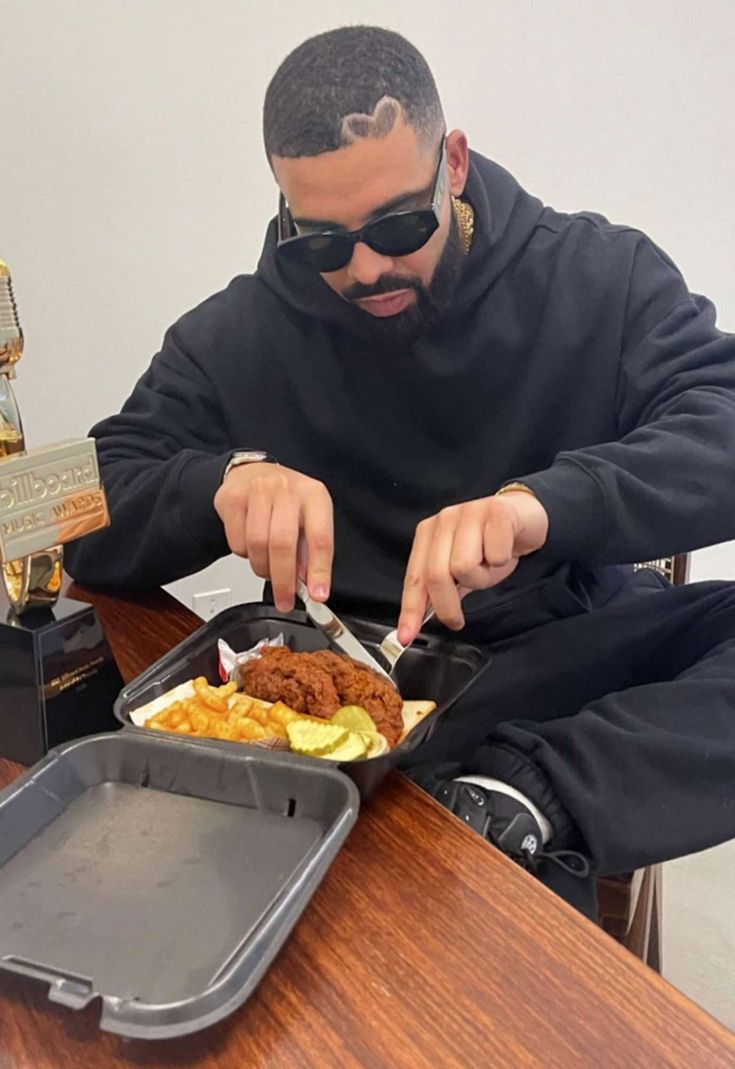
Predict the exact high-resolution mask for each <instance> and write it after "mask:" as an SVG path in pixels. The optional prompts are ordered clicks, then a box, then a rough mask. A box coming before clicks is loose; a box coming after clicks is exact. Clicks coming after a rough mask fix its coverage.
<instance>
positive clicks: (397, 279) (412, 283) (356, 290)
mask: <svg viewBox="0 0 735 1069" xmlns="http://www.w3.org/2000/svg"><path fill="white" fill-rule="evenodd" d="M420 288H421V283H420V282H419V281H418V279H416V278H409V277H408V276H406V275H383V277H382V278H379V279H378V281H377V282H373V284H372V285H371V286H366V285H363V283H362V282H355V284H354V285H353V286H348V287H347V289H346V290H343V291H342V296H343V297H344V299H345V300H346V301H360V300H363V299H364V298H365V297H379V296H381V295H382V294H384V293H393V292H394V291H395V290H418V289H420Z"/></svg>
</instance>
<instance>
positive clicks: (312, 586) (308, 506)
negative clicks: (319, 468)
mask: <svg viewBox="0 0 735 1069" xmlns="http://www.w3.org/2000/svg"><path fill="white" fill-rule="evenodd" d="M303 514H304V537H305V539H306V552H307V561H306V574H307V578H306V585H307V586H308V588H309V593H310V594H311V596H312V597H313V598H314V599H315V600H316V601H326V600H327V598H328V597H329V590H330V587H331V585H332V560H333V558H334V517H333V514H332V499H331V497H330V496H329V494H328V492H327V491H326V490H323V489H319V490H317V491H316V492H315V493H311V494H309V495H308V496H307V498H306V500H305V501H304V505H303Z"/></svg>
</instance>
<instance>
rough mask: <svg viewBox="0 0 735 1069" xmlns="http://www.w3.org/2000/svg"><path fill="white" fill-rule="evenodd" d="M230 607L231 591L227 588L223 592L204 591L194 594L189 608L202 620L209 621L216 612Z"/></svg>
mask: <svg viewBox="0 0 735 1069" xmlns="http://www.w3.org/2000/svg"><path fill="white" fill-rule="evenodd" d="M230 605H232V591H231V590H230V588H229V587H226V588H225V589H224V590H206V591H203V592H202V593H201V594H195V595H194V597H193V598H192V599H191V607H192V609H193V610H194V612H195V613H196V614H197V615H198V616H201V618H202V620H211V619H212V617H213V616H216V615H217V613H218V612H222V610H223V609H229V607H230Z"/></svg>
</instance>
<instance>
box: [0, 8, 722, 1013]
mask: <svg viewBox="0 0 735 1069" xmlns="http://www.w3.org/2000/svg"><path fill="white" fill-rule="evenodd" d="M346 22H375V23H378V24H381V25H387V26H390V27H391V28H393V29H397V30H399V31H403V32H404V33H406V34H407V35H408V36H409V37H410V38H411V39H412V40H413V41H414V42H415V43H416V44H417V45H418V46H419V47H420V48H422V49H423V51H424V52H425V54H426V56H427V58H428V60H429V62H430V64H431V66H432V68H433V70H434V72H435V75H436V78H437V82H438V84H439V88H440V91H441V93H442V95H443V99H444V102H445V108H446V113H447V118H448V120H449V123H450V124H451V125H453V126H461V127H463V128H464V129H465V130H466V131H467V133H468V134H469V137H470V141H471V143H472V144H473V145H474V146H475V147H477V148H478V149H480V150H481V151H483V152H484V153H486V154H488V155H491V156H493V157H494V158H496V159H497V160H499V161H500V162H501V163H503V164H504V165H505V166H506V167H508V168H509V169H510V170H511V171H513V172H514V173H515V174H516V176H517V177H518V178H519V179H520V180H521V181H522V182H523V183H524V184H525V185H526V187H527V188H528V189H529V190H531V191H532V192H533V193H536V194H538V195H539V196H541V197H542V198H543V199H544V200H546V201H547V202H549V203H552V204H554V205H555V206H556V207H558V208H562V209H569V210H575V209H581V208H591V209H595V210H597V211H601V212H603V213H605V214H606V215H608V216H609V217H610V218H611V219H614V220H616V221H622V222H628V223H633V224H635V225H637V226H640V227H642V228H643V229H644V230H646V231H647V232H648V233H650V235H651V236H652V237H653V238H654V239H655V240H657V241H658V242H659V244H661V245H662V246H663V247H664V248H666V249H667V251H668V252H669V253H670V254H671V255H672V256H673V257H674V259H675V260H677V261H678V263H679V265H680V266H681V268H682V270H683V271H684V273H685V275H686V277H687V279H688V281H689V283H690V285H691V287H692V288H693V289H695V290H698V291H700V292H704V293H707V294H708V295H710V296H711V297H713V298H714V300H715V301H716V303H717V304H718V306H719V309H720V322H721V325H722V326H723V327H725V328H729V329H731V330H733V329H735V290H734V288H733V279H735V208H734V207H733V190H735V133H734V131H735V122H734V121H733V110H734V105H735V62H733V56H735V2H734V0H698V2H697V3H692V2H691V0H616V2H615V3H602V2H594V0H587V2H584V0H474V2H472V3H465V4H464V5H459V6H455V5H452V4H449V3H447V2H446V0H442V2H438V0H420V2H419V0H403V2H402V3H400V4H396V3H393V2H390V3H389V2H387V0H383V2H380V3H370V2H368V0H364V2H358V0H339V2H337V0H320V2H319V3H318V4H317V3H312V2H302V3H296V2H294V0H281V2H277V3H272V4H262V3H255V2H252V0H239V2H234V0H208V2H207V3H202V0H68V2H67V3H64V4H62V3H59V2H58V0H4V2H3V3H2V4H0V146H2V155H1V156H0V257H2V258H3V259H5V260H7V261H8V263H9V264H10V265H11V267H12V269H13V272H14V277H15V284H16V294H17V297H18V300H19V305H20V310H21V315H22V321H23V325H24V328H25V332H26V338H27V353H26V356H25V358H24V360H23V363H22V365H21V368H20V377H19V381H18V394H19V397H20V400H21V403H22V409H23V413H24V417H25V421H26V429H27V434H28V438H29V440H30V442H31V443H32V444H42V443H45V442H51V441H54V440H57V439H60V438H63V437H66V436H70V435H78V434H80V433H83V432H85V431H86V429H87V428H88V427H89V426H90V425H91V424H92V423H93V422H95V421H96V420H97V419H99V418H101V417H102V416H105V415H107V414H108V413H110V412H112V411H114V410H116V409H117V408H118V407H119V406H120V404H121V402H122V400H123V399H124V397H125V396H126V395H127V394H128V392H129V391H130V389H131V387H132V385H133V383H134V381H135V379H136V377H137V376H138V375H139V374H140V373H141V372H142V371H143V369H144V368H145V367H146V365H147V363H148V361H149V359H150V356H151V354H152V353H153V352H154V351H155V350H156V348H157V346H158V343H159V341H160V338H161V336H162V333H163V331H164V329H165V328H166V326H167V325H168V324H169V323H170V322H172V321H173V320H174V319H175V318H176V317H177V316H178V315H180V314H181V313H182V312H183V311H185V310H186V309H187V308H189V307H191V306H192V305H193V304H195V303H196V302H198V301H199V300H201V299H202V298H203V297H204V296H206V295H208V294H209V293H211V292H212V291H214V290H216V289H219V288H220V287H222V286H223V285H225V284H226V283H227V281H228V280H229V279H230V277H231V276H232V275H234V274H236V273H238V272H240V271H243V270H249V269H251V268H253V267H254V265H255V262H256V258H257V256H258V253H259V250H260V245H261V240H262V235H263V231H264V228H265V225H266V222H267V220H268V219H269V217H270V216H271V215H272V214H273V212H274V209H275V204H276V190H275V187H274V184H273V181H272V178H271V175H270V172H269V170H268V167H267V165H266V162H265V159H264V157H263V152H262V149H261V142H260V114H261V105H262V99H263V94H264V91H265V88H266V85H267V83H268V80H269V78H270V76H271V74H272V73H273V71H274V69H275V67H276V65H277V64H278V62H279V61H280V60H281V59H282V58H283V56H284V55H285V54H286V53H287V52H288V51H289V50H290V49H291V48H292V47H293V46H294V45H296V44H297V43H298V42H299V41H301V40H303V39H304V38H305V37H306V36H309V35H310V34H312V33H315V32H319V31H320V30H323V29H328V28H331V27H333V26H337V25H342V24H344V23H346ZM248 444H250V443H248ZM252 444H257V443H252ZM246 574H247V573H246V566H245V565H243V564H242V563H241V562H239V561H234V560H233V559H230V560H225V561H222V562H219V564H217V565H215V566H214V568H213V569H212V570H211V571H210V572H209V574H208V575H207V576H204V577H198V578H194V579H191V580H186V581H184V582H182V583H179V584H176V586H175V590H176V591H177V593H178V594H179V596H181V597H182V598H184V599H188V598H189V597H190V596H191V593H192V591H193V590H194V589H200V590H201V589H209V588H212V587H219V586H232V587H233V588H234V591H235V597H236V598H237V599H240V600H245V599H247V598H249V597H250V596H253V594H254V593H255V590H256V589H257V586H256V585H254V584H253V582H252V579H251V580H250V581H248V580H247V579H246ZM705 576H727V577H731V578H735V549H733V547H732V546H730V545H728V546H725V547H716V548H715V549H713V550H710V551H707V552H703V553H700V554H698V555H697V559H696V561H695V565H694V577H697V578H699V577H705ZM728 856H730V855H728ZM717 857H718V859H722V858H724V857H725V855H724V854H723V853H719V854H717ZM691 864H692V865H694V866H697V865H698V860H697V859H692V862H691ZM682 871H683V869H682V868H679V869H676V870H675V873H681V872H682ZM693 871H699V869H698V868H696V869H695V870H693ZM708 871H709V872H711V873H712V874H713V875H712V881H711V883H710V886H711V888H712V889H713V897H711V898H707V897H706V892H705V890H704V889H703V890H702V893H701V895H700V893H699V891H697V892H696V898H697V900H698V901H699V903H700V906H701V907H702V908H703V909H704V910H705V912H706V913H707V915H708V916H709V918H710V924H719V925H720V929H719V930H720V931H724V930H725V928H727V930H728V931H731V930H732V918H731V909H730V907H729V906H728V905H727V903H728V902H731V895H730V882H729V881H730V877H729V876H728V875H727V870H726V868H725V867H724V862H722V861H721V860H718V862H717V864H715V866H714V868H710V869H709V870H708ZM718 873H719V876H718V875H717V874H718ZM672 879H678V880H680V879H681V877H680V876H677V875H674V876H672ZM718 879H719V882H720V885H721V886H720V890H719V897H715V896H714V891H715V890H716V889H717V888H716V884H717V881H718ZM674 886H675V887H676V888H678V893H677V895H673V896H671V895H670V898H671V900H672V901H673V900H674V899H676V900H677V901H678V902H679V905H680V908H679V913H678V916H672V914H671V912H670V911H669V910H668V905H667V912H668V916H667V920H666V923H667V933H668V935H667V938H668V939H670V940H671V939H672V938H675V937H676V933H677V931H679V930H682V929H686V928H687V923H688V922H687V916H688V913H687V910H688V901H689V897H690V891H689V890H688V887H689V885H686V886H685V885H684V884H683V883H681V882H679V883H678V884H676V885H674ZM692 894H694V892H692ZM702 895H704V898H702ZM718 938H719V939H720V942H722V937H721V936H720V937H718ZM687 952H688V951H687V948H683V949H682V951H681V953H680V954H679V958H678V960H679V962H683V964H681V965H680V966H677V967H676V969H675V973H674V975H675V976H676V978H679V977H680V979H681V982H682V983H683V984H684V985H685V986H686V987H687V989H689V990H691V991H692V994H694V995H695V997H698V998H701V999H702V1001H704V1002H705V1003H706V1002H707V1001H708V990H709V991H710V992H714V993H713V994H711V998H710V1004H711V1006H712V1008H713V1011H714V1012H718V1010H719V1006H720V1003H718V1002H717V998H718V997H719V995H718V992H722V991H725V990H731V987H729V988H728V987H727V986H726V985H727V984H730V980H728V979H727V973H726V972H721V973H719V974H717V976H714V978H713V970H715V972H716V965H715V964H713V963H712V961H711V959H709V958H708V959H707V966H706V967H707V983H705V984H704V986H701V985H699V986H697V984H696V983H694V981H693V980H692V981H691V987H689V986H688V984H689V981H690V976H689V973H688V972H687V967H688V966H687V964H686V963H687V962H688V961H689V957H688V956H687ZM701 960H702V961H703V960H704V959H701ZM726 967H727V968H730V967H731V962H730V961H729V960H728V962H727V966H726ZM718 977H719V979H718ZM708 984H709V988H708V986H707V985H708ZM718 984H719V987H718Z"/></svg>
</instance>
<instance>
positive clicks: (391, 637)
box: [378, 608, 434, 678]
mask: <svg viewBox="0 0 735 1069" xmlns="http://www.w3.org/2000/svg"><path fill="white" fill-rule="evenodd" d="M433 615H434V610H433V608H432V609H429V611H428V612H427V613H426V615H425V616H424V618H423V620H422V621H421V627H423V626H424V624H428V622H429V620H430V619H431V618H432V616H433ZM407 649H408V646H403V645H401V643H400V642H399V641H398V628H397V627H396V628H394V629H393V630H392V631H389V632H388V634H387V635H386V636H385V638H384V639H383V641H382V642H381V643H380V645H379V646H378V652H379V653H380V654H382V656H383V658H384V659H385V660H386V661H387V662H388V664H389V665H390V668H389V670H388V674H389V675H390V676H391V678H392V677H393V673H394V672H395V670H396V665H397V664H398V661H399V660H400V658H401V657H402V656H403V654H404V653H405V652H406V650H407Z"/></svg>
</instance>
